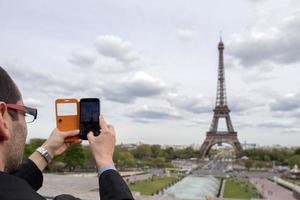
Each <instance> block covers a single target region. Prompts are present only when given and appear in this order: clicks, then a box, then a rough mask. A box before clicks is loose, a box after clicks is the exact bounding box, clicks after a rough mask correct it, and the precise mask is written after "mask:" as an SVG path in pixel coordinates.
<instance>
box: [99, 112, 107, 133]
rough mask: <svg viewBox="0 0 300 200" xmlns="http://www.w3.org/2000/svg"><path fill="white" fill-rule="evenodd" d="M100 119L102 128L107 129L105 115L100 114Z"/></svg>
mask: <svg viewBox="0 0 300 200" xmlns="http://www.w3.org/2000/svg"><path fill="white" fill-rule="evenodd" d="M99 121H100V127H101V129H103V130H106V129H107V124H106V121H105V120H104V117H103V115H100V117H99Z"/></svg>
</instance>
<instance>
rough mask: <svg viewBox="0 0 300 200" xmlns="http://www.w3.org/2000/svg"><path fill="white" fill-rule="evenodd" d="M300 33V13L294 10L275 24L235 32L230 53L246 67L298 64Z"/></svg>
mask: <svg viewBox="0 0 300 200" xmlns="http://www.w3.org/2000/svg"><path fill="white" fill-rule="evenodd" d="M270 24H271V23H270ZM299 32H300V12H295V13H293V14H290V15H289V16H287V17H285V18H283V19H282V20H281V21H280V22H279V23H277V24H275V25H269V26H267V27H266V25H265V24H264V26H260V25H252V26H250V27H248V28H246V29H245V30H244V31H242V32H240V33H237V34H234V35H233V36H232V39H231V40H230V41H229V42H228V46H229V47H230V48H229V50H228V53H229V54H230V55H231V56H233V57H234V58H235V59H237V60H238V62H239V64H240V65H241V66H243V67H257V66H272V65H274V64H276V65H288V64H295V63H298V62H300V57H299V49H300V35H299Z"/></svg>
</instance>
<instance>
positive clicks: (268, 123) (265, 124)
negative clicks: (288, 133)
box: [256, 121, 293, 129]
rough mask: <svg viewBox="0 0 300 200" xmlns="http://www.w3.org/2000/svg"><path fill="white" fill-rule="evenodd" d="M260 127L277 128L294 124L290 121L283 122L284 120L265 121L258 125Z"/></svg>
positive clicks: (289, 126)
mask: <svg viewBox="0 0 300 200" xmlns="http://www.w3.org/2000/svg"><path fill="white" fill-rule="evenodd" d="M256 126H257V127H259V128H275V129H282V128H291V127H293V124H292V123H290V122H282V121H265V122H262V123H259V124H257V125H256Z"/></svg>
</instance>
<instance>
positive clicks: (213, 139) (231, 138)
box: [200, 132, 243, 158]
mask: <svg viewBox="0 0 300 200" xmlns="http://www.w3.org/2000/svg"><path fill="white" fill-rule="evenodd" d="M219 143H226V144H230V145H231V146H232V147H233V148H234V149H235V152H236V157H237V158H241V157H242V156H243V148H242V145H241V144H240V142H239V140H238V138H237V132H229V133H228V132H224V133H222V132H217V133H215V132H207V133H206V138H205V140H204V142H203V144H202V146H201V148H200V158H205V156H207V154H208V152H209V150H210V149H211V147H212V146H214V145H215V144H219Z"/></svg>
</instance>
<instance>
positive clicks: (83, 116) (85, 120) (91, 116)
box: [80, 98, 100, 140]
mask: <svg viewBox="0 0 300 200" xmlns="http://www.w3.org/2000/svg"><path fill="white" fill-rule="evenodd" d="M99 115H100V101H99V99H95V98H91V99H89V98H86V99H81V100H80V138H81V139H83V140H87V134H88V133H89V132H90V131H92V132H93V133H94V135H95V136H98V135H99V134H100V126H99Z"/></svg>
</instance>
